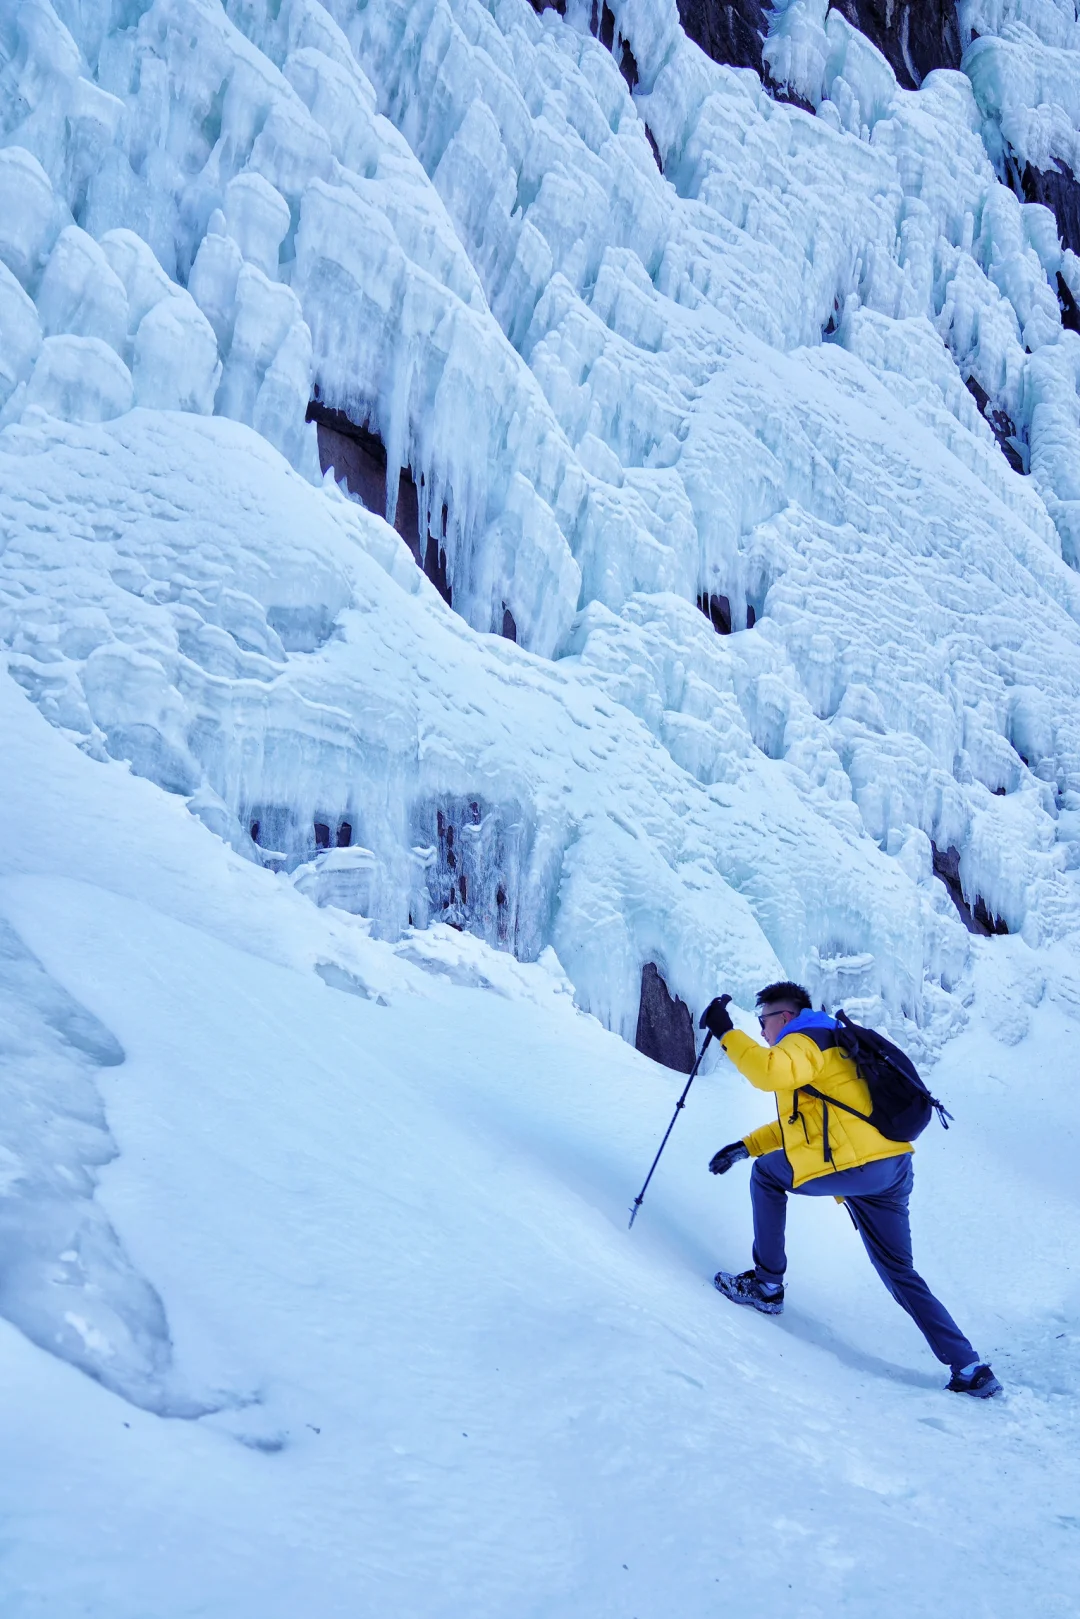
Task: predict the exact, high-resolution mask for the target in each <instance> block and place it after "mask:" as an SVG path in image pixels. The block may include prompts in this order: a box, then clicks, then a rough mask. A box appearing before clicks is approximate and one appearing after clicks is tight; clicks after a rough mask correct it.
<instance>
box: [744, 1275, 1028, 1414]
mask: <svg viewBox="0 0 1080 1619" xmlns="http://www.w3.org/2000/svg"><path fill="white" fill-rule="evenodd" d="M717 1285H719V1284H717ZM945 1387H946V1388H947V1389H949V1390H950V1391H951V1392H952V1393H953V1394H971V1395H973V1396H974V1397H975V1399H976V1400H988V1399H989V1398H990V1397H991V1395H993V1394H1000V1393H1001V1392H1002V1388H1001V1384H1000V1383H999V1382H998V1380H997V1378H996V1377H995V1376H994V1374H993V1372H992V1371H991V1370H990V1368H989V1366H984V1365H983V1364H982V1362H980V1363H979V1364H978V1365H977V1366H972V1367H965V1368H964V1370H963V1371H962V1372H954V1373H953V1374H952V1377H950V1379H949V1381H948V1382H947V1383H946V1385H945Z"/></svg>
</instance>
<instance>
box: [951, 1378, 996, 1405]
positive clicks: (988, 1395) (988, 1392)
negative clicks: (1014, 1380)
mask: <svg viewBox="0 0 1080 1619" xmlns="http://www.w3.org/2000/svg"><path fill="white" fill-rule="evenodd" d="M948 1392H949V1393H950V1394H966V1395H967V1397H968V1399H969V1400H992V1399H993V1398H994V1395H995V1394H1004V1393H1005V1390H1004V1388H1003V1387H1002V1385H1001V1384H1000V1383H999V1382H998V1380H997V1378H996V1377H995V1378H994V1380H993V1382H992V1383H984V1384H983V1386H982V1388H981V1389H949V1390H948Z"/></svg>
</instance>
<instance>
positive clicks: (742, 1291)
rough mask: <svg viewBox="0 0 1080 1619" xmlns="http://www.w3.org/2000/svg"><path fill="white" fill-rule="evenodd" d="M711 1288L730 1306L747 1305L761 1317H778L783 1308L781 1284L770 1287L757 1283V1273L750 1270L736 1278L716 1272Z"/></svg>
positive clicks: (722, 1272)
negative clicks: (729, 1303) (720, 1294)
mask: <svg viewBox="0 0 1080 1619" xmlns="http://www.w3.org/2000/svg"><path fill="white" fill-rule="evenodd" d="M713 1286H714V1287H715V1288H716V1289H717V1290H718V1291H719V1292H721V1293H722V1294H723V1295H724V1297H725V1298H726V1299H730V1300H731V1302H732V1304H748V1305H749V1306H750V1308H751V1310H760V1311H761V1313H762V1315H779V1314H780V1312H781V1311H782V1310H783V1308H784V1288H783V1284H782V1283H781V1282H776V1283H774V1284H772V1285H771V1286H770V1285H769V1284H768V1283H766V1282H759V1281H758V1279H757V1273H756V1272H755V1271H752V1270H744V1271H741V1272H740V1274H739V1275H738V1276H733V1275H732V1273H731V1272H730V1271H727V1270H718V1271H717V1273H716V1275H715V1276H714V1277H713Z"/></svg>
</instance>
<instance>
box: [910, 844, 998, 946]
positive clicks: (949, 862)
mask: <svg viewBox="0 0 1080 1619" xmlns="http://www.w3.org/2000/svg"><path fill="white" fill-rule="evenodd" d="M930 847H931V849H932V850H933V855H934V876H935V877H940V878H941V881H942V882H943V883H944V884H945V887H946V888H947V889H948V891H949V898H950V899H951V900H952V902H953V904H954V905H955V906H956V909H957V910H958V911H959V913H960V920H961V921H962V922H963V924H964V926H965V927H966V928H967V930H968V932H969V933H977V934H979V935H980V936H981V937H983V938H988V937H990V936H991V935H992V934H995V933H1008V931H1009V929H1008V927H1007V926H1006V924H1005V923H1004V922H1003V921H1002V920H1001V918H1000V917H997V916H992V915H991V913H990V911H989V910H988V909H987V907H986V902H985V900H983V899H982V898H981V897H980V896H979V895H976V896H975V904H974V905H973V906H972V905H969V904H968V902H967V900H966V899H965V898H964V890H963V886H962V885H961V882H960V851H959V849H954V848H952V847H950V848H948V849H946V850H945V852H944V853H942V851H941V850H940V849H939V848H938V846H937V844H936V843H931V845H930Z"/></svg>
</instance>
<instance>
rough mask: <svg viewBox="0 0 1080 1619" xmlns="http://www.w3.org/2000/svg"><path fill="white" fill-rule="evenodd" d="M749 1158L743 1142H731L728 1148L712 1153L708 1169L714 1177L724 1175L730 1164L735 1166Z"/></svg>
mask: <svg viewBox="0 0 1080 1619" xmlns="http://www.w3.org/2000/svg"><path fill="white" fill-rule="evenodd" d="M749 1156H750V1154H749V1153H748V1152H747V1150H746V1143H745V1142H744V1141H732V1142H731V1143H730V1145H729V1146H727V1147H721V1148H720V1151H719V1152H715V1153H713V1155H712V1157H711V1158H710V1159H709V1168H710V1170H711V1171H712V1173H713V1174H714V1175H726V1174H727V1172H728V1170H729V1169H730V1168H731V1166H732V1164H737V1163H739V1162H740V1161H741V1160H742V1159H743V1158H749Z"/></svg>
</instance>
